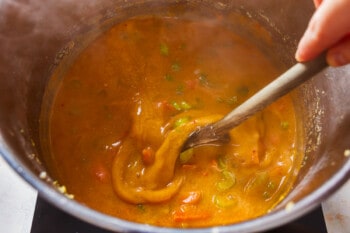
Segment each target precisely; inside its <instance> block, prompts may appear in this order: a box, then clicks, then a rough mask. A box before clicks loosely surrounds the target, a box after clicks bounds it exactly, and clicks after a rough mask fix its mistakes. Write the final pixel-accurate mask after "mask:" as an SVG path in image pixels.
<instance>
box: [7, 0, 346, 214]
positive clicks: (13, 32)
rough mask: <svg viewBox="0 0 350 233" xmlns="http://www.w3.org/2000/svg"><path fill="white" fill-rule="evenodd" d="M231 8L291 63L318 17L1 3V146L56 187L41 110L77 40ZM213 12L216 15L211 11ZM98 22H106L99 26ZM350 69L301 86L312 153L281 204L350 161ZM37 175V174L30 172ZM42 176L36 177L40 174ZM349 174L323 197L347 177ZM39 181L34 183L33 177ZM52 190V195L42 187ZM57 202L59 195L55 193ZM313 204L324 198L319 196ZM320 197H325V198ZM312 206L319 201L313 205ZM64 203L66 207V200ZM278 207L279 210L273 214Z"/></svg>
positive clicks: (303, 6) (254, 9)
mask: <svg viewBox="0 0 350 233" xmlns="http://www.w3.org/2000/svg"><path fill="white" fill-rule="evenodd" d="M190 11H196V12H199V15H208V12H209V13H211V14H214V13H215V14H219V13H222V14H227V13H228V12H231V11H233V12H236V13H239V14H243V15H244V16H245V17H248V18H249V17H250V18H252V19H253V20H255V21H257V22H259V23H260V24H261V25H262V26H264V27H265V28H266V29H268V31H269V32H270V36H271V39H272V41H274V43H273V44H272V45H271V46H272V47H271V48H269V49H268V50H269V51H270V52H273V53H276V54H277V56H278V57H279V58H280V60H281V61H282V62H283V63H284V64H285V65H286V66H290V65H292V64H293V63H294V58H293V57H294V51H295V48H296V44H297V41H298V38H300V36H301V35H302V33H303V31H304V29H305V27H306V25H307V21H308V19H309V18H310V16H311V14H312V11H313V6H312V1H307V2H305V1H303V0H297V1H295V0H293V1H292V0H286V1H284V3H283V4H281V1H279V0H269V1H263V2H259V4H257V3H256V1H254V0H249V1H247V0H236V1H234V0H233V1H228V0H225V1H208V0H205V1H178V0H174V1H151V0H148V1H109V0H101V1H92V0H88V1H84V2H79V1H68V0H64V1H47V2H45V3H43V2H42V1H37V0H29V1H25V2H23V1H11V2H7V1H6V2H4V3H1V4H0V51H2V53H1V54H0V76H1V79H0V130H1V137H0V146H1V153H2V154H3V155H4V157H5V159H6V160H7V161H9V163H10V164H11V165H12V166H13V167H14V168H15V169H16V170H17V171H18V172H19V173H20V174H21V175H22V176H24V178H26V179H27V180H29V181H30V182H31V183H32V185H34V186H35V187H36V188H38V187H40V186H48V187H50V186H51V184H50V181H51V180H49V179H48V181H49V183H46V182H44V181H42V180H40V179H39V178H35V177H38V175H39V174H40V172H42V171H45V166H44V165H43V163H42V162H40V161H41V160H40V155H41V153H42V151H41V146H40V141H39V130H38V129H39V116H40V111H41V103H42V99H43V95H44V90H45V87H46V85H47V83H48V78H49V77H50V74H51V72H52V71H53V69H54V68H55V67H56V66H57V65H58V64H59V63H60V61H61V60H62V59H63V58H64V57H67V55H70V52H71V51H72V48H73V47H74V43H77V42H78V41H79V39H77V38H80V37H81V36H82V35H86V33H88V32H89V31H91V30H94V31H95V32H102V31H103V30H105V29H106V28H108V26H109V25H111V24H113V23H115V22H118V21H119V20H122V19H124V18H127V17H130V16H136V15H141V14H178V13H180V14H186V13H188V12H190ZM209 15H210V14H209ZM96 25H105V26H103V27H96ZM348 76H350V68H349V67H344V68H341V69H328V70H327V71H326V72H324V73H322V74H320V75H318V76H317V77H315V78H314V79H313V80H311V81H310V82H308V83H307V84H306V85H304V86H302V87H301V88H299V89H298V90H296V91H295V93H294V95H295V97H296V98H295V103H296V106H297V108H298V112H299V114H300V116H299V117H300V118H301V119H303V122H304V125H300V131H301V132H302V133H301V135H303V140H301V142H304V143H305V144H304V145H305V148H306V149H305V152H306V159H305V160H304V166H303V167H302V169H301V171H300V174H299V176H298V180H297V182H296V185H295V187H294V189H293V191H292V192H291V193H290V195H289V196H288V197H287V198H286V200H285V201H283V202H282V203H281V204H280V205H279V206H277V208H276V210H279V209H284V208H285V206H286V205H287V203H289V202H291V201H292V202H294V203H297V202H298V201H299V200H302V199H304V198H305V197H307V196H308V195H312V193H313V192H315V190H317V189H319V188H320V187H321V186H322V185H324V183H325V182H326V181H327V180H330V179H331V178H332V177H334V176H335V174H337V172H338V171H339V170H341V169H342V168H344V167H345V166H348V165H347V164H348V158H347V157H345V156H344V151H345V150H346V149H349V147H350V145H349V142H350V133H349V132H350V98H349V95H348V94H347V92H348V91H347V88H350V78H349V77H348ZM28 177H32V178H28ZM33 177H34V178H33ZM344 180H345V177H344V176H341V177H338V178H337V180H335V181H334V182H335V183H334V184H333V185H330V189H329V190H325V192H323V193H322V194H320V195H319V197H326V196H327V195H329V194H330V193H331V192H332V191H334V189H335V188H336V187H338V186H339V185H340V184H341V183H342V182H344ZM33 182H34V183H33ZM42 195H44V197H45V194H42ZM48 199H49V201H51V202H52V201H53V200H52V199H50V198H48ZM312 201H313V203H312V204H313V205H314V204H318V203H316V202H317V200H312ZM318 201H320V200H318ZM311 206H312V205H311ZM61 208H62V207H61ZM272 214H273V213H272Z"/></svg>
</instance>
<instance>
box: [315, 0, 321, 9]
mask: <svg viewBox="0 0 350 233" xmlns="http://www.w3.org/2000/svg"><path fill="white" fill-rule="evenodd" d="M321 3H322V0H314V4H315V7H316V8H318V7H319V6H320V5H321Z"/></svg>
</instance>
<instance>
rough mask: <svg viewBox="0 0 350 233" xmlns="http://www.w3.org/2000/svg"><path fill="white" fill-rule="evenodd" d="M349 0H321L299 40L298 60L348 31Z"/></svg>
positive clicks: (307, 56) (330, 43) (328, 44)
mask: <svg viewBox="0 0 350 233" xmlns="http://www.w3.org/2000/svg"><path fill="white" fill-rule="evenodd" d="M348 9H350V1H347V0H332V1H327V0H326V1H323V2H322V4H321V5H320V6H319V8H318V9H317V10H316V12H315V14H314V15H313V16H312V18H311V20H310V23H309V25H308V28H307V30H306V32H305V34H304V35H303V37H302V39H301V40H300V42H299V45H298V49H297V52H296V59H297V60H298V61H307V60H310V59H312V58H314V57H316V56H317V55H318V54H320V53H321V52H323V51H325V50H326V49H328V48H330V47H331V46H332V45H334V44H336V43H337V42H338V41H339V40H340V39H341V38H343V37H344V36H345V35H346V34H348V33H349V32H350V24H349V18H348V17H349V14H348V13H347V11H348Z"/></svg>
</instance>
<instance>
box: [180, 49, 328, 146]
mask: <svg viewBox="0 0 350 233" xmlns="http://www.w3.org/2000/svg"><path fill="white" fill-rule="evenodd" d="M326 67H327V62H326V58H325V54H322V55H321V56H318V57H317V58H315V59H314V60H311V61H309V62H305V63H297V64H296V65H294V66H292V67H291V68H290V69H288V70H287V71H286V72H285V73H283V74H282V75H281V76H279V77H278V78H276V79H275V80H274V81H272V82H271V83H269V84H268V85H267V86H265V87H264V88H263V89H261V90H260V91H258V92H257V93H256V94H254V95H253V96H252V97H250V98H249V99H248V100H246V101H245V102H244V103H242V104H241V105H239V106H238V107H237V108H235V109H234V110H233V111H231V112H230V113H229V114H227V115H226V116H225V117H224V118H222V119H221V120H219V121H217V122H214V123H212V124H209V125H207V126H204V127H199V128H198V129H196V130H195V131H193V132H192V133H191V134H190V135H189V137H188V138H187V140H186V141H185V143H184V145H183V147H182V150H181V151H185V150H187V149H190V148H193V147H198V146H204V145H222V144H225V143H228V142H229V141H230V136H229V134H228V132H229V131H230V130H231V129H233V128H234V127H236V126H238V125H239V124H241V123H242V122H243V121H245V120H247V119H248V118H249V117H250V116H252V115H253V114H254V113H256V112H258V111H260V110H262V109H263V108H265V107H267V106H268V105H269V104H271V103H272V102H274V101H276V100H277V99H279V98H280V97H282V96H284V95H285V94H287V93H288V92H290V91H291V90H293V89H294V88H295V87H297V86H299V85H301V84H302V83H304V82H306V81H307V80H309V79H310V78H312V77H313V76H314V75H316V74H317V73H319V72H320V71H322V70H323V69H324V68H326Z"/></svg>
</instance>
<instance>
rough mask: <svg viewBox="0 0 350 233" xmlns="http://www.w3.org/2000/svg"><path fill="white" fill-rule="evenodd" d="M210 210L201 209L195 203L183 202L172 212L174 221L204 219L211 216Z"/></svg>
mask: <svg viewBox="0 0 350 233" xmlns="http://www.w3.org/2000/svg"><path fill="white" fill-rule="evenodd" d="M211 215H212V214H211V212H210V211H207V210H202V209H200V208H198V207H197V206H195V205H189V204H184V205H181V206H180V208H179V209H177V210H175V211H174V212H173V213H172V216H173V220H174V221H175V222H184V221H194V220H204V219H208V218H210V217H211Z"/></svg>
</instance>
